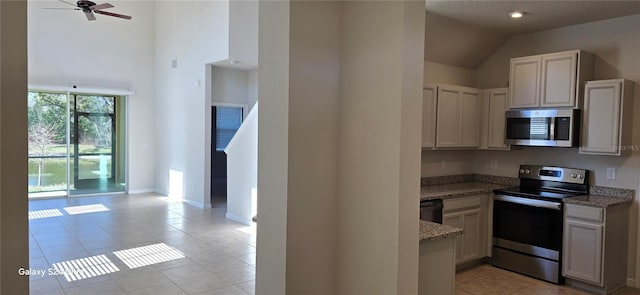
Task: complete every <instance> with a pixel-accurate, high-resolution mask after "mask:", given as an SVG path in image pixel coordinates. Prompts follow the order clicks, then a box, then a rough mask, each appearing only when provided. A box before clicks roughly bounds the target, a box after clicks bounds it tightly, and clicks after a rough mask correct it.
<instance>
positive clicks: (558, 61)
mask: <svg viewBox="0 0 640 295" xmlns="http://www.w3.org/2000/svg"><path fill="white" fill-rule="evenodd" d="M541 60H542V77H541V80H540V82H541V83H542V84H541V85H540V95H541V96H540V106H549V107H554V106H560V107H567V106H574V105H575V99H576V71H577V66H576V63H577V60H578V54H577V53H571V52H569V53H564V52H562V53H556V54H547V55H543V56H542V59H541Z"/></svg>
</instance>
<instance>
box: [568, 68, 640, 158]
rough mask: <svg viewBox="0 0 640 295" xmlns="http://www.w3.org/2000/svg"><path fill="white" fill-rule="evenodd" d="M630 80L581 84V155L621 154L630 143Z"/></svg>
mask: <svg viewBox="0 0 640 295" xmlns="http://www.w3.org/2000/svg"><path fill="white" fill-rule="evenodd" d="M633 84H634V83H633V82H632V81H627V80H622V79H616V80H602V81H590V82H587V84H586V85H585V98H584V111H583V116H584V117H583V127H582V137H581V141H582V143H581V145H580V150H579V151H580V153H581V154H596V155H615V156H619V155H622V154H623V152H624V151H625V150H629V149H628V148H627V149H625V147H626V146H627V145H629V144H630V143H631V129H632V125H631V124H632V111H633Z"/></svg>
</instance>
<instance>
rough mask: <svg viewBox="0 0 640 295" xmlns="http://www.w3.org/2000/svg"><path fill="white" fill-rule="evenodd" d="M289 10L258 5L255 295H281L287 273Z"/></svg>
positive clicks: (268, 3)
mask: <svg viewBox="0 0 640 295" xmlns="http://www.w3.org/2000/svg"><path fill="white" fill-rule="evenodd" d="M289 5H290V3H289V1H260V2H259V17H258V21H259V26H260V31H259V34H258V36H259V42H258V44H259V45H258V46H259V49H258V59H259V60H260V67H258V77H259V89H258V93H259V95H260V101H261V103H260V104H261V106H260V109H259V112H258V126H259V129H258V196H259V197H258V230H257V236H256V239H257V240H256V295H271V294H286V290H287V275H288V274H291V272H287V261H288V260H287V251H288V248H287V238H288V235H289V233H288V232H287V221H288V219H289V217H288V215H287V213H288V209H289V208H288V204H287V198H288V195H287V191H288V189H287V182H288V179H287V176H288V174H289V170H288V162H289V159H288V154H289V136H288V133H289V115H288V114H289V13H290V12H289V10H290V9H289ZM306 220H309V219H307V218H305V219H302V220H301V222H303V221H306ZM309 257H311V258H313V257H314V256H313V255H311V256H309Z"/></svg>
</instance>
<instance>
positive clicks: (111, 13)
mask: <svg viewBox="0 0 640 295" xmlns="http://www.w3.org/2000/svg"><path fill="white" fill-rule="evenodd" d="M93 12H95V13H99V14H104V15H108V16H115V17H119V18H124V19H131V17H130V16H128V15H124V14H119V13H113V12H106V11H101V10H94V11H93Z"/></svg>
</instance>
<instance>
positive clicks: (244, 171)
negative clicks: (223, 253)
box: [224, 105, 258, 225]
mask: <svg viewBox="0 0 640 295" xmlns="http://www.w3.org/2000/svg"><path fill="white" fill-rule="evenodd" d="M224 151H225V153H226V154H227V214H226V217H227V218H229V219H232V220H235V221H237V222H241V223H244V224H247V225H250V224H251V218H252V217H253V215H254V214H255V213H256V211H255V210H256V208H254V203H253V202H254V198H256V197H257V189H258V108H257V105H256V107H255V108H254V109H253V110H252V111H251V112H249V115H247V118H246V119H245V121H244V122H243V123H242V126H240V129H238V132H236V134H235V135H234V136H233V139H232V140H231V142H229V145H227V148H226V149H225V150H224Z"/></svg>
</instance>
